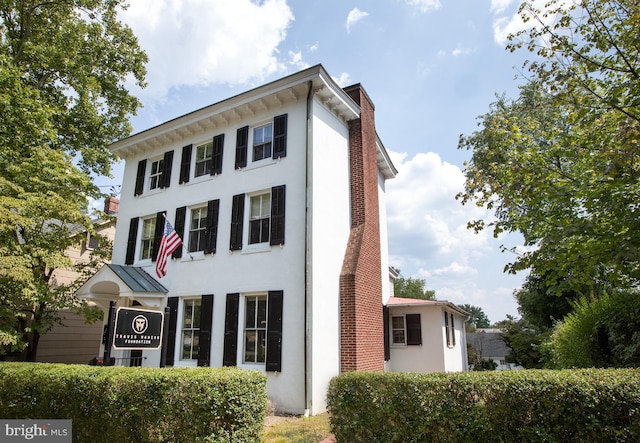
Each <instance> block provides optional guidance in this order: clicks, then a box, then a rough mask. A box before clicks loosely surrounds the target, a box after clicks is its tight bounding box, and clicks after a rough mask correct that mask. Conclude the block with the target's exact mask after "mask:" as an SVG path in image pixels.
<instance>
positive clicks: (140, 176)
mask: <svg viewBox="0 0 640 443" xmlns="http://www.w3.org/2000/svg"><path fill="white" fill-rule="evenodd" d="M146 172H147V160H146V159H145V160H140V161H139V162H138V173H137V174H136V187H135V190H134V192H133V195H134V196H136V195H141V194H142V191H143V190H144V175H145V173H146Z"/></svg>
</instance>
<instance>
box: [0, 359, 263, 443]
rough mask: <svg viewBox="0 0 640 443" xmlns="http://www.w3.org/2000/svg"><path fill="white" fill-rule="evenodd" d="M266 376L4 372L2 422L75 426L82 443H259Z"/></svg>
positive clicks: (47, 369)
mask: <svg viewBox="0 0 640 443" xmlns="http://www.w3.org/2000/svg"><path fill="white" fill-rule="evenodd" d="M266 405H267V391H266V376H265V375H264V374H262V373H259V372H256V371H241V370H238V369H235V368H217V369H211V368H173V369H156V368H125V367H98V366H83V365H58V364H34V363H2V364H0V416H1V418H5V419H71V420H72V421H73V441H74V442H88V441H91V442H96V443H99V442H105V443H112V442H116V441H117V442H213V441H215V442H252V441H255V442H259V441H260V439H261V435H262V430H263V425H264V417H265V415H266Z"/></svg>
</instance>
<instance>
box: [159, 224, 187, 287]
mask: <svg viewBox="0 0 640 443" xmlns="http://www.w3.org/2000/svg"><path fill="white" fill-rule="evenodd" d="M180 245H182V240H181V239H180V236H179V235H178V233H177V232H176V231H175V230H174V229H173V226H171V223H169V220H167V219H166V218H165V219H164V232H163V233H162V240H160V249H159V250H158V259H157V260H156V274H157V275H158V277H159V278H162V277H164V276H165V275H167V259H168V258H169V257H170V256H171V254H172V253H173V251H175V250H176V249H178V248H179V247H180Z"/></svg>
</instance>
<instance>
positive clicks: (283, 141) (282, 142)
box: [273, 114, 287, 159]
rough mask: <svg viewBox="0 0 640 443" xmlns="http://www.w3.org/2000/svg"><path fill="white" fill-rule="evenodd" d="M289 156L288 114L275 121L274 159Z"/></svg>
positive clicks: (279, 116) (276, 118)
mask: <svg viewBox="0 0 640 443" xmlns="http://www.w3.org/2000/svg"><path fill="white" fill-rule="evenodd" d="M286 156H287V114H283V115H278V116H277V117H275V118H274V119H273V158H274V159H276V158H280V157H286Z"/></svg>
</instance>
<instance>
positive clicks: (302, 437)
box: [262, 413, 331, 443]
mask: <svg viewBox="0 0 640 443" xmlns="http://www.w3.org/2000/svg"><path fill="white" fill-rule="evenodd" d="M330 433H331V430H330V429H329V415H328V414H326V413H325V414H320V415H316V416H313V417H282V418H279V419H278V420H277V421H275V422H274V423H271V424H267V425H266V426H265V428H264V436H263V439H262V442H263V443H318V442H320V441H322V440H323V439H325V438H326V437H327V436H328V435H329V434H330Z"/></svg>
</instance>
